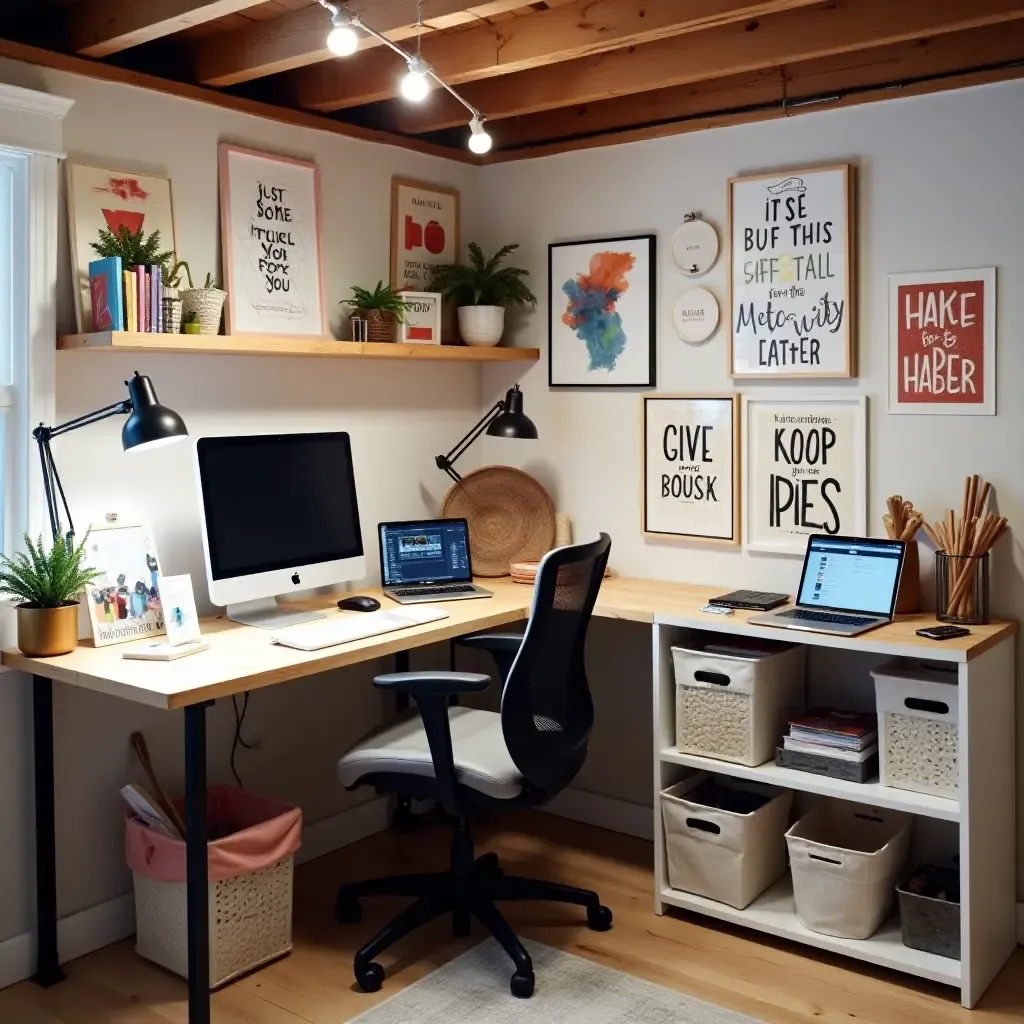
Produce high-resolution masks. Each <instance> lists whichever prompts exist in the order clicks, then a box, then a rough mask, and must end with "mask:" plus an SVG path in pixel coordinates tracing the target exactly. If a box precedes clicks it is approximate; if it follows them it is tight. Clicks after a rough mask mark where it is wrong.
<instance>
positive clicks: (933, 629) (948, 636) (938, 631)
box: [917, 626, 971, 640]
mask: <svg viewBox="0 0 1024 1024" xmlns="http://www.w3.org/2000/svg"><path fill="white" fill-rule="evenodd" d="M917 635H918V636H923V637H924V638H925V639H926V640H955V639H956V638H957V637H961V636H970V635H971V631H970V630H969V629H964V627H963V626H928V627H926V628H925V629H919V630H918V631H917Z"/></svg>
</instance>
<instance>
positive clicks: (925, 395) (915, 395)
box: [889, 267, 997, 416]
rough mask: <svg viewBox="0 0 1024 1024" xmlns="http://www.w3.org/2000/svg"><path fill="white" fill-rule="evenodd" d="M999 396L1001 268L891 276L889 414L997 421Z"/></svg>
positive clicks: (978, 268)
mask: <svg viewBox="0 0 1024 1024" xmlns="http://www.w3.org/2000/svg"><path fill="white" fill-rule="evenodd" d="M901 293H902V294H903V298H904V301H903V302H902V303H901V302H900V296H901ZM979 363H980V364H981V370H980V372H978V364H979ZM996 388H997V383H996V268H995V267H977V268H975V269H973V270H936V271H931V272H924V273H909V274H890V275H889V412H890V413H911V414H916V415H919V416H920V415H925V416H927V415H932V416H935V415H941V416H950V415H952V416H995V414H996Z"/></svg>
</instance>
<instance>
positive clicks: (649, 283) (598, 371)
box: [548, 234, 658, 388]
mask: <svg viewBox="0 0 1024 1024" xmlns="http://www.w3.org/2000/svg"><path fill="white" fill-rule="evenodd" d="M595 261H596V262H595ZM657 275H658V261H657V236H656V235H653V234H641V235H621V236H618V237H615V238H587V239H582V240H580V241H573V242H553V243H551V244H550V245H549V246H548V385H549V386H550V387H575V388H653V387H655V385H656V382H657V368H658V345H657V333H658V316H657V294H658V288H657V284H658V279H657ZM584 278H585V279H586V281H587V284H588V287H589V289H590V290H591V291H593V290H594V289H595V288H596V289H600V298H601V302H600V308H601V310H602V312H603V313H605V314H607V315H608V317H615V318H617V323H616V324H615V328H616V329H617V330H618V333H619V335H621V338H620V344H618V345H615V346H612V347H609V346H608V344H607V334H608V326H607V324H594V323H593V320H592V318H591V317H577V318H576V322H575V323H570V317H572V313H571V311H570V308H569V307H571V306H572V305H573V298H572V297H571V295H570V293H569V292H570V290H572V289H574V288H575V289H576V290H581V282H582V281H583V279H584ZM582 290H585V289H582ZM580 297H581V298H582V297H583V296H582V295H581V296H580ZM567 298H568V302H567V301H566V299H567ZM577 305H578V306H579V307H580V309H581V311H582V312H583V313H588V312H590V311H591V307H590V306H583V305H582V304H580V303H577ZM591 326H592V327H593V331H591V332H589V333H593V334H594V335H595V336H594V337H593V338H588V327H591Z"/></svg>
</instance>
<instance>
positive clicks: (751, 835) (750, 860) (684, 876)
mask: <svg viewBox="0 0 1024 1024" xmlns="http://www.w3.org/2000/svg"><path fill="white" fill-rule="evenodd" d="M709 778H711V776H709V775H708V774H707V773H706V772H698V773H697V774H696V775H691V776H690V777H689V778H688V779H684V780H683V781H682V782H680V783H678V784H676V785H675V786H672V787H670V788H669V789H666V790H664V791H663V792H662V794H661V812H662V819H663V821H664V826H665V859H666V862H667V865H668V883H669V885H671V886H672V888H673V889H681V890H683V891H684V892H692V893H696V894H697V895H698V896H706V897H707V898H708V899H710V900H718V902H719V903H727V904H728V905H729V906H730V907H735V908H736V909H737V910H742V909H743V908H744V907H746V906H749V904H751V903H753V901H754V900H755V899H757V897H758V896H760V895H761V893H763V892H764V891H765V889H767V888H768V887H769V886H770V885H772V884H773V883H775V882H777V881H778V880H779V879H780V878H781V877H782V875H784V874H785V872H786V839H785V835H786V826H787V825H788V824H789V812H790V808H791V807H792V806H793V794H792V792H791V791H790V790H788V789H783V790H779V789H775V788H774V787H772V786H763V785H760V784H759V783H756V782H741V781H739V780H736V779H724V778H719V777H716V779H715V781H716V783H717V784H719V785H722V786H725V787H727V788H729V789H734V790H739V791H743V792H748V793H757V794H760V795H763V796H767V797H770V798H771V799H770V800H769V801H768V803H766V804H764V805H763V806H762V807H759V808H758V809H757V810H756V811H753V812H752V813H750V814H739V813H736V812H734V811H726V810H721V809H719V808H714V807H708V806H706V805H704V804H701V803H700V802H697V801H695V800H694V799H693V791H694V790H695V789H697V787H698V786H700V784H701V783H702V782H704V781H705V780H706V779H709Z"/></svg>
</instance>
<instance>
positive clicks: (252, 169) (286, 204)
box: [220, 142, 328, 338]
mask: <svg viewBox="0 0 1024 1024" xmlns="http://www.w3.org/2000/svg"><path fill="white" fill-rule="evenodd" d="M220 216H221V243H222V245H223V249H224V289H225V290H226V291H227V293H228V300H227V321H226V324H227V333H228V334H236V335H238V334H259V335H271V336H273V335H278V336H281V337H295V336H302V337H313V338H325V337H327V335H328V320H327V309H326V307H325V305H324V273H323V238H322V233H321V227H320V168H319V167H317V165H316V164H314V163H310V162H309V161H306V160H294V159H292V158H291V157H286V156H277V155H275V154H273V153H258V152H256V151H255V150H251V149H243V148H242V147H241V146H232V145H229V144H228V143H223V142H222V143H221V145H220Z"/></svg>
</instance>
